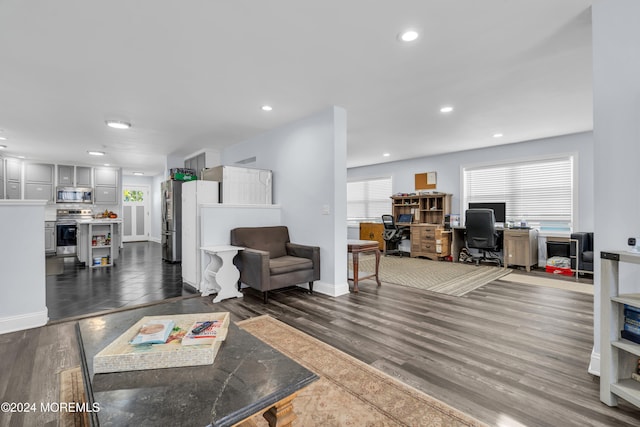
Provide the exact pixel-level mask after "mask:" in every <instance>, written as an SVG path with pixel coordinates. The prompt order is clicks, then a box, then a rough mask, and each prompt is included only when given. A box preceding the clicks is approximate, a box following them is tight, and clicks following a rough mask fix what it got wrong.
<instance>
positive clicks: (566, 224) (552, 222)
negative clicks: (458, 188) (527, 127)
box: [463, 156, 574, 231]
mask: <svg viewBox="0 0 640 427" xmlns="http://www.w3.org/2000/svg"><path fill="white" fill-rule="evenodd" d="M463 176H464V185H463V188H464V195H463V202H464V206H468V204H469V203H472V202H505V204H506V214H507V215H506V216H507V221H521V220H525V221H527V223H528V225H529V226H532V227H536V228H539V229H540V230H546V231H570V230H571V229H572V225H573V223H574V219H573V215H574V209H573V206H574V203H573V201H574V176H573V157H572V156H564V157H559V158H552V159H544V160H532V161H527V162H518V163H508V164H500V165H493V166H482V167H472V168H464V172H463Z"/></svg>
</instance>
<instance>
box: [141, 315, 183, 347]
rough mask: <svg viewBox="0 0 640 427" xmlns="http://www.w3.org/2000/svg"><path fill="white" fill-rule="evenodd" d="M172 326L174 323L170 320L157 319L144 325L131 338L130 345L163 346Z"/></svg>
mask: <svg viewBox="0 0 640 427" xmlns="http://www.w3.org/2000/svg"><path fill="white" fill-rule="evenodd" d="M174 326H175V322H174V321H173V320H171V319H158V320H153V321H151V322H148V323H145V324H143V325H142V327H141V328H140V330H139V331H138V334H137V335H136V336H135V337H133V339H132V340H131V344H132V345H141V344H164V343H165V342H167V338H169V334H171V331H172V330H173V327H174Z"/></svg>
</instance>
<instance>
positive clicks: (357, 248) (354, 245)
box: [347, 240, 380, 293]
mask: <svg viewBox="0 0 640 427" xmlns="http://www.w3.org/2000/svg"><path fill="white" fill-rule="evenodd" d="M347 252H348V253H350V254H351V255H352V256H353V292H354V293H357V292H358V281H359V280H363V279H368V278H370V277H375V278H376V282H377V283H378V286H380V279H379V278H378V268H379V266H380V248H379V246H378V242H377V241H375V240H347ZM361 252H373V253H375V255H376V272H375V274H370V275H368V276H364V277H358V258H359V255H360V253H361ZM347 277H348V275H347Z"/></svg>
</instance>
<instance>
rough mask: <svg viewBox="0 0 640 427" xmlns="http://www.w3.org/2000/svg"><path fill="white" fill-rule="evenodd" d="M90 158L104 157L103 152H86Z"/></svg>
mask: <svg viewBox="0 0 640 427" xmlns="http://www.w3.org/2000/svg"><path fill="white" fill-rule="evenodd" d="M87 153H89V154H91V155H92V156H104V151H87Z"/></svg>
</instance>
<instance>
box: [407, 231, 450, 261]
mask: <svg viewBox="0 0 640 427" xmlns="http://www.w3.org/2000/svg"><path fill="white" fill-rule="evenodd" d="M449 235H450V233H449V232H446V231H444V230H443V229H442V226H441V225H439V224H413V225H411V256H412V257H418V256H423V257H427V258H431V259H438V258H439V257H445V256H449V255H450V253H451V251H450V248H451V245H450V240H451V239H450V238H449Z"/></svg>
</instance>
